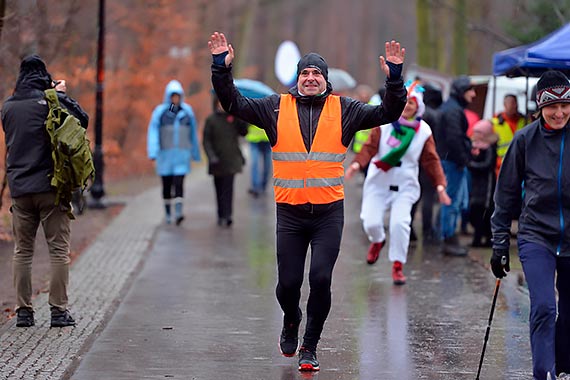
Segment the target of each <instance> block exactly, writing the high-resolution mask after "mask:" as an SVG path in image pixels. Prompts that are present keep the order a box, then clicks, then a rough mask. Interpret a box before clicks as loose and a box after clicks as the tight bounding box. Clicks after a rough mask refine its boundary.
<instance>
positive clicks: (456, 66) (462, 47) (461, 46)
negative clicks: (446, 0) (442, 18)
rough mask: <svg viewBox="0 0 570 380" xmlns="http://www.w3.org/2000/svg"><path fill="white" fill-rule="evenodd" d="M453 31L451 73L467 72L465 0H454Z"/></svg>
mask: <svg viewBox="0 0 570 380" xmlns="http://www.w3.org/2000/svg"><path fill="white" fill-rule="evenodd" d="M455 8H456V10H457V12H456V14H455V22H454V24H455V25H454V28H453V30H454V33H453V61H452V62H453V73H454V74H467V71H468V67H467V25H466V24H467V18H466V14H465V11H466V2H465V0H455Z"/></svg>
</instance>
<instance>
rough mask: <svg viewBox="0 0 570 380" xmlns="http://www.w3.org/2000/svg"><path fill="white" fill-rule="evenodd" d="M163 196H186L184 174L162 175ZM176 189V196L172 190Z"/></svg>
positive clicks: (165, 197)
mask: <svg viewBox="0 0 570 380" xmlns="http://www.w3.org/2000/svg"><path fill="white" fill-rule="evenodd" d="M161 178H162V198H163V199H172V198H183V197H184V176H183V175H165V176H162V177H161ZM173 190H174V196H172V195H173V194H172V192H173Z"/></svg>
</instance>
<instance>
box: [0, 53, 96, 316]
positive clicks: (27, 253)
mask: <svg viewBox="0 0 570 380" xmlns="http://www.w3.org/2000/svg"><path fill="white" fill-rule="evenodd" d="M52 88H55V90H56V91H57V99H58V101H59V103H60V105H61V106H62V107H64V108H65V109H66V110H68V111H69V113H70V114H71V115H73V116H75V117H76V118H77V119H78V120H79V122H80V124H81V126H82V127H83V128H87V124H88V122H89V117H88V115H87V114H86V113H85V112H84V111H83V109H82V108H81V107H80V106H79V104H78V103H77V102H75V101H74V100H73V99H71V98H70V97H68V96H67V95H66V94H65V90H66V86H65V81H59V82H54V81H53V80H52V77H51V75H50V74H49V72H48V71H47V68H46V65H45V63H44V62H43V61H42V59H41V58H40V57H39V56H37V55H32V56H29V57H26V58H24V59H23V60H22V62H21V64H20V73H19V76H18V80H17V82H16V88H15V90H14V93H13V95H12V96H10V97H9V98H8V99H7V100H6V101H5V102H4V105H3V107H2V127H3V129H4V133H5V135H6V136H5V137H6V150H7V161H6V163H7V176H8V187H9V189H10V195H11V198H12V207H11V208H10V210H11V211H12V221H13V231H14V245H15V247H14V285H15V288H16V294H17V305H16V312H17V320H16V326H18V327H30V326H33V325H34V323H35V321H34V311H33V306H32V300H31V298H32V283H31V266H32V257H33V254H34V241H35V237H36V233H37V230H38V227H39V224H40V223H41V224H42V227H43V230H44V233H45V237H46V241H47V244H48V248H49V254H50V262H51V278H50V285H49V300H48V302H49V304H50V306H51V327H65V326H73V325H75V320H74V319H73V317H72V316H71V314H70V313H69V310H68V296H67V287H68V283H69V262H70V258H69V252H70V235H71V230H70V220H71V219H70V211H71V205H70V203H69V201H68V200H64V199H61V200H60V201H59V202H57V201H56V200H57V190H56V188H55V187H54V186H52V178H53V176H54V161H53V158H52V154H53V151H52V144H51V141H50V135H49V133H48V131H47V129H46V120H47V119H48V111H49V106H48V101H47V99H46V93H45V92H44V91H45V90H48V89H52ZM56 203H57V204H56Z"/></svg>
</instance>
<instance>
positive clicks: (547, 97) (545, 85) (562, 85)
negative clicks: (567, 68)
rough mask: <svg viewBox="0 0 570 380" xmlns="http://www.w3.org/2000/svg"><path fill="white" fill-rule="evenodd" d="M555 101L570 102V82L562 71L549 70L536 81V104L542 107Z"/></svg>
mask: <svg viewBox="0 0 570 380" xmlns="http://www.w3.org/2000/svg"><path fill="white" fill-rule="evenodd" d="M554 103H570V82H569V81H568V78H567V77H566V75H564V74H563V73H561V72H560V71H556V70H549V71H547V72H545V73H544V74H542V76H541V77H540V79H539V80H538V82H537V83H536V105H537V107H538V109H541V108H542V107H544V106H548V105H550V104H554Z"/></svg>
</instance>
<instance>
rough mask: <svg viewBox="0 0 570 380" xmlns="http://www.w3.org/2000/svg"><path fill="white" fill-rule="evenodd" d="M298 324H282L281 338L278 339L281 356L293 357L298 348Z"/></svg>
mask: <svg viewBox="0 0 570 380" xmlns="http://www.w3.org/2000/svg"><path fill="white" fill-rule="evenodd" d="M299 324H300V321H299V322H297V323H286V322H283V330H281V337H280V338H279V350H280V351H281V355H283V356H285V357H288V358H290V357H292V356H295V354H296V353H297V348H298V347H299Z"/></svg>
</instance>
